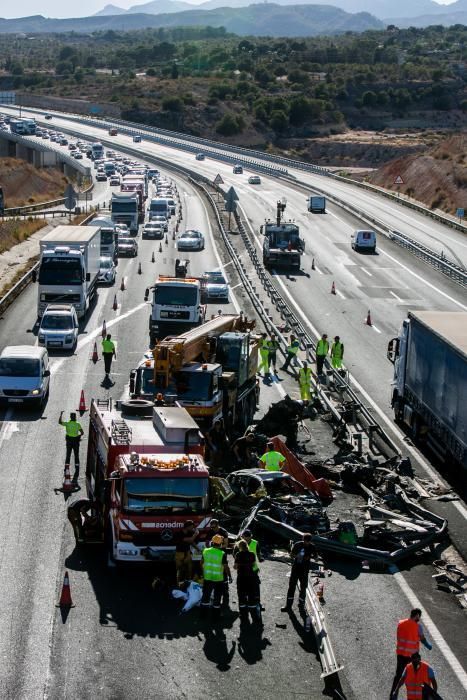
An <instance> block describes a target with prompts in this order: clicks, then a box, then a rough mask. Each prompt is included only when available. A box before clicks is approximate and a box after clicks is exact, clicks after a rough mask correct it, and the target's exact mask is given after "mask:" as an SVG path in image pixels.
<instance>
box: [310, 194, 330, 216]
mask: <svg viewBox="0 0 467 700" xmlns="http://www.w3.org/2000/svg"><path fill="white" fill-rule="evenodd" d="M306 203H307V209H308V211H310V212H311V213H312V214H318V213H319V214H324V213H325V212H326V197H323V196H321V195H311V196H310V197H308V199H307V200H306Z"/></svg>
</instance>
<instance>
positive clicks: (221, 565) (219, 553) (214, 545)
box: [201, 535, 232, 618]
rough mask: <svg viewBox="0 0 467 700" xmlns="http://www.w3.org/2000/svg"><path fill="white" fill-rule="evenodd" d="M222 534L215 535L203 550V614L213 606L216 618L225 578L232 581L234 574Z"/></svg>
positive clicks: (218, 613) (218, 612) (219, 608)
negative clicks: (223, 543) (223, 547)
mask: <svg viewBox="0 0 467 700" xmlns="http://www.w3.org/2000/svg"><path fill="white" fill-rule="evenodd" d="M222 542H223V537H222V535H214V537H213V538H212V540H211V546H210V547H206V549H204V550H203V579H204V583H203V597H202V598H201V615H202V616H203V617H204V616H205V615H206V614H207V612H208V610H209V608H210V607H211V594H213V603H212V610H213V613H214V615H215V617H216V618H218V617H219V616H220V612H221V598H222V593H223V590H224V579H225V578H227V580H228V582H229V583H232V575H231V573H230V569H229V565H228V563H227V554H226V553H225V552H224V550H223V549H222Z"/></svg>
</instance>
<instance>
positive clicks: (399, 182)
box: [394, 175, 404, 185]
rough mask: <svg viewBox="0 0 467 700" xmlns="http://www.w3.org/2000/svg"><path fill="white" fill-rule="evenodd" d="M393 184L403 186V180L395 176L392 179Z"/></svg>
mask: <svg viewBox="0 0 467 700" xmlns="http://www.w3.org/2000/svg"><path fill="white" fill-rule="evenodd" d="M394 184H395V185H403V184H404V180H403V179H402V177H401V176H400V175H397V177H395V178H394Z"/></svg>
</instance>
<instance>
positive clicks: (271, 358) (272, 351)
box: [268, 333, 279, 374]
mask: <svg viewBox="0 0 467 700" xmlns="http://www.w3.org/2000/svg"><path fill="white" fill-rule="evenodd" d="M278 349H279V341H278V340H277V338H276V334H275V333H271V339H270V340H269V342H268V350H269V354H268V372H269V373H271V365H272V366H273V369H274V374H277V366H276V365H277V351H278Z"/></svg>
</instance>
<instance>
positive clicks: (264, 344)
mask: <svg viewBox="0 0 467 700" xmlns="http://www.w3.org/2000/svg"><path fill="white" fill-rule="evenodd" d="M259 356H260V363H259V367H258V372H259V374H261V372H264V376H266V375H267V374H269V340H268V337H267V335H266V333H261V340H260V341H259Z"/></svg>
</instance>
